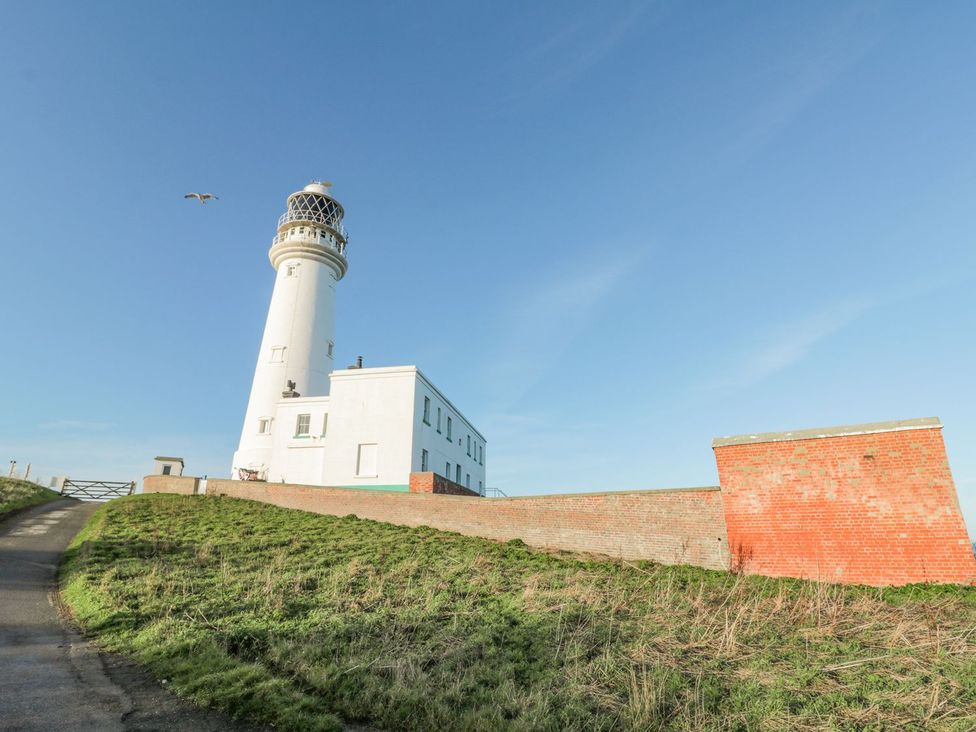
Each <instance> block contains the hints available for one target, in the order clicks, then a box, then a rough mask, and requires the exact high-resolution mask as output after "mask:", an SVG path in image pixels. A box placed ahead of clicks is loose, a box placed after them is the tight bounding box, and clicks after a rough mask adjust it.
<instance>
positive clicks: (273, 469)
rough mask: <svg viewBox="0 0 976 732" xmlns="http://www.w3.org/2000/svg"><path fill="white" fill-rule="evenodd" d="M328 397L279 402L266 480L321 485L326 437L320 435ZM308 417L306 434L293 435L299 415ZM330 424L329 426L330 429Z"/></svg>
mask: <svg viewBox="0 0 976 732" xmlns="http://www.w3.org/2000/svg"><path fill="white" fill-rule="evenodd" d="M329 402H330V398H329V397H301V398H299V399H282V400H281V401H280V402H279V403H278V405H277V410H276V412H275V422H274V428H273V437H272V440H271V442H272V453H271V462H270V466H269V470H268V481H269V482H271V483H280V482H284V483H302V484H307V485H324V483H323V480H324V472H325V470H324V465H325V460H326V455H327V445H328V436H327V435H326V434H324V433H323V427H325V415H326V414H327V413H328V411H329ZM301 414H307V415H309V430H308V435H305V436H299V435H296V428H297V425H298V416H299V415H301ZM331 426H332V425H331V424H330V425H328V427H329V428H330V429H331Z"/></svg>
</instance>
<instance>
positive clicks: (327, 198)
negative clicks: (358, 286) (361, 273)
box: [233, 182, 348, 478]
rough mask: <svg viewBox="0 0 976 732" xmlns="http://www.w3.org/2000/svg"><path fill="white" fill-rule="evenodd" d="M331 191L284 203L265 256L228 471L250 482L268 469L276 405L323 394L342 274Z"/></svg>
mask: <svg viewBox="0 0 976 732" xmlns="http://www.w3.org/2000/svg"><path fill="white" fill-rule="evenodd" d="M331 185H332V184H331V183H326V182H313V183H310V184H309V185H307V186H305V188H303V189H302V190H301V191H298V192H297V193H292V194H291V195H290V196H289V197H288V210H287V211H286V212H285V213H284V215H282V216H281V218H280V219H278V234H277V236H275V238H274V239H273V240H272V242H271V250H270V251H269V252H268V256H269V258H270V259H271V266H272V267H274V268H275V270H276V272H277V274H276V276H275V285H274V292H273V294H272V295H271V305H270V306H269V308H268V319H267V322H266V324H265V326H264V336H263V338H262V339H261V350H260V351H259V352H258V360H257V366H256V367H255V369H254V381H253V382H252V384H251V395H250V398H249V399H248V403H247V412H246V414H245V417H244V427H243V429H242V430H241V442H240V445H239V447H238V449H237V452H236V453H234V465H233V467H234V468H235V471H238V472H239V471H248V472H250V473H251V474H252V475H253V476H254V477H262V478H263V477H265V474H266V472H267V470H268V467H269V466H270V463H271V454H272V446H273V441H272V434H273V432H274V422H275V416H276V413H277V408H278V405H279V403H280V402H282V400H283V399H289V398H294V397H299V396H303V397H318V396H326V395H328V394H329V374H330V373H331V372H332V370H333V343H334V339H335V299H336V283H337V282H338V281H339V280H341V279H342V277H343V275H345V273H346V269H347V267H348V264H347V262H346V256H345V251H346V240H347V237H346V231H345V229H344V228H343V226H342V217H343V214H344V211H343V208H342V205H341V204H340V203H339V202H338V201H336V200H335V199H334V198H333V197H332V194H331V193H330V190H329V189H330V187H331ZM235 477H236V476H235Z"/></svg>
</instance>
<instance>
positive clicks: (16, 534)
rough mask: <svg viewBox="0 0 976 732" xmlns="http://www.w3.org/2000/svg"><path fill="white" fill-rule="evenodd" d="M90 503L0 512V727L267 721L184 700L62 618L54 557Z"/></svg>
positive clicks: (109, 731) (208, 727)
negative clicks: (238, 718)
mask: <svg viewBox="0 0 976 732" xmlns="http://www.w3.org/2000/svg"><path fill="white" fill-rule="evenodd" d="M97 508H98V504H94V503H80V502H78V501H69V500H64V501H55V502H53V503H48V504H45V505H43V506H36V507H34V508H31V509H29V510H27V511H24V512H23V513H20V514H18V515H16V516H14V517H12V518H9V519H7V520H6V521H0V730H4V731H7V730H38V731H40V730H45V731H50V732H57V731H58V730H72V732H74V731H75V730H78V731H81V730H98V732H113V731H114V730H130V731H131V730H141V731H143V732H148V731H149V730H204V731H206V732H222V731H224V730H260V729H264V728H262V727H255V726H251V725H246V724H241V723H237V722H234V721H233V720H230V719H228V718H227V717H225V716H224V715H221V714H219V713H217V712H214V711H211V710H205V709H199V708H197V707H195V706H192V705H190V704H188V703H186V702H184V701H182V700H181V699H179V698H178V697H176V696H175V695H174V694H171V693H170V692H168V691H167V690H166V689H164V688H163V687H162V686H160V685H159V684H158V683H157V682H156V681H155V680H153V679H152V677H151V676H150V675H149V674H148V673H147V672H146V671H145V670H144V669H142V668H140V667H139V666H137V665H135V664H133V663H131V662H129V661H127V660H125V659H123V658H120V657H118V656H115V655H112V654H100V653H99V652H98V651H97V650H95V649H94V648H93V647H92V646H91V645H89V644H88V643H87V642H86V641H85V639H84V638H82V637H81V636H80V635H79V634H78V633H76V632H75V631H74V630H72V629H70V628H68V627H67V626H65V625H64V624H63V623H62V622H61V619H60V617H59V615H58V611H57V609H56V608H57V603H56V581H57V574H56V573H57V567H58V563H59V561H60V559H61V554H62V552H63V551H64V549H65V547H67V545H68V543H69V542H70V541H71V539H72V538H73V537H74V535H75V534H76V533H78V530H79V529H80V528H81V527H82V525H84V523H85V521H86V520H87V519H88V517H89V516H91V514H92V512H93V511H95V509H97Z"/></svg>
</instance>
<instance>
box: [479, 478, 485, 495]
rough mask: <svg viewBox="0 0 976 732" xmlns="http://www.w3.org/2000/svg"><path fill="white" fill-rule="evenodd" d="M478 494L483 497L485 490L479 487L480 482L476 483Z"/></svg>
mask: <svg viewBox="0 0 976 732" xmlns="http://www.w3.org/2000/svg"><path fill="white" fill-rule="evenodd" d="M478 494H479V495H482V496H483V495H485V489H484V488H482V487H481V481H480V480H479V481H478Z"/></svg>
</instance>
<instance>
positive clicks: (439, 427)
mask: <svg viewBox="0 0 976 732" xmlns="http://www.w3.org/2000/svg"><path fill="white" fill-rule="evenodd" d="M440 433H441V408H440V407H438V408H437V434H440Z"/></svg>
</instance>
